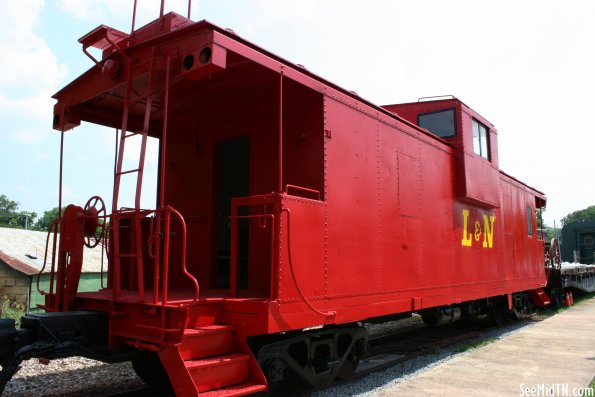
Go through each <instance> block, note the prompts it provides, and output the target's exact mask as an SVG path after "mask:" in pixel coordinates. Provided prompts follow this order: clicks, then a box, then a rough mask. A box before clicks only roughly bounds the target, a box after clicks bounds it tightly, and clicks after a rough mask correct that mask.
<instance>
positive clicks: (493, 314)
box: [489, 296, 508, 327]
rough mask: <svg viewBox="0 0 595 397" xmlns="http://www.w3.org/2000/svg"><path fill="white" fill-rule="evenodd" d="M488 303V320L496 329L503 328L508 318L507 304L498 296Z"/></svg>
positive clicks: (503, 298)
mask: <svg viewBox="0 0 595 397" xmlns="http://www.w3.org/2000/svg"><path fill="white" fill-rule="evenodd" d="M490 303H491V304H490V311H489V315H490V319H491V320H492V322H493V323H494V325H496V326H497V327H502V326H504V325H505V324H506V319H507V318H508V302H507V300H506V298H505V297H503V296H498V297H495V298H492V299H490Z"/></svg>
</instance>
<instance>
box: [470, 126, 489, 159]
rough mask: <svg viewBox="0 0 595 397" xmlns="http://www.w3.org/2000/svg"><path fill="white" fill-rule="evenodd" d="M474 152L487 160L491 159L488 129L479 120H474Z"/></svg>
mask: <svg viewBox="0 0 595 397" xmlns="http://www.w3.org/2000/svg"><path fill="white" fill-rule="evenodd" d="M472 122H473V151H474V152H475V154H479V155H480V156H481V157H483V158H484V159H486V160H489V159H490V152H489V150H488V129H487V127H486V126H485V125H483V124H481V123H480V122H479V121H477V120H473V121H472Z"/></svg>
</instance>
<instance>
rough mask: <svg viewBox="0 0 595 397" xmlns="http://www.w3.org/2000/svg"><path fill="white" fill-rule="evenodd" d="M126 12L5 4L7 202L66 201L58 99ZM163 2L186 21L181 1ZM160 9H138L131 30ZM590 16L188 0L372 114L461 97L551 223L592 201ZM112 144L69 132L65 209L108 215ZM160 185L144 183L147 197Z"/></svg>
mask: <svg viewBox="0 0 595 397" xmlns="http://www.w3.org/2000/svg"><path fill="white" fill-rule="evenodd" d="M132 4H133V0H84V1H83V0H47V1H43V0H27V1H18V0H4V1H3V2H2V6H3V16H4V18H3V24H2V25H1V26H0V51H1V53H2V54H3V57H2V58H3V61H2V62H1V63H0V118H1V120H2V126H1V127H0V148H2V155H1V156H0V194H5V195H7V196H8V197H9V198H11V199H13V200H16V201H18V202H19V204H20V209H21V210H28V211H36V212H37V213H38V214H41V213H42V212H43V211H44V210H47V209H50V208H52V207H54V206H56V205H57V202H58V193H57V192H58V152H59V134H58V133H57V132H55V131H53V130H51V119H52V106H53V103H54V101H53V100H52V99H51V98H50V97H51V95H52V94H53V93H55V92H56V91H57V90H58V89H59V88H60V87H62V86H64V85H65V84H67V83H68V82H69V81H71V80H73V79H74V78H75V77H76V76H78V75H79V74H80V73H82V72H83V71H85V70H86V69H87V68H89V67H91V66H92V64H91V61H90V60H89V59H88V58H87V57H86V56H85V55H84V54H83V53H82V51H81V47H80V45H79V44H78V42H77V40H78V38H80V37H81V36H83V35H84V34H86V33H87V32H89V31H91V30H92V29H94V28H95V27H96V26H98V25H100V24H105V25H108V26H112V27H114V28H117V29H120V30H123V31H125V32H128V31H130V22H131V9H132ZM165 4H166V10H175V11H177V12H179V13H181V14H185V13H186V11H185V10H186V7H187V6H186V4H187V3H186V2H185V1H182V0H177V1H173V0H169V1H167V0H166V2H165ZM363 4H365V7H363V6H362V5H363ZM158 12H159V1H157V0H139V20H138V23H137V26H140V25H142V24H144V23H146V22H148V21H150V20H151V19H153V18H154V17H156V16H158ZM593 15H595V2H592V1H588V0H583V1H581V0H576V1H572V2H560V1H547V0H545V1H543V0H542V1H528V0H518V1H512V0H498V1H490V0H486V1H481V2H478V1H471V0H469V1H459V0H456V1H455V0H453V1H440V0H421V1H416V2H411V1H389V0H386V1H380V0H370V1H367V2H365V3H364V2H361V1H348V0H342V1H339V0H326V1H315V0H302V1H274V0H244V1H239V0H236V1H230V0H217V1H215V0H213V1H207V0H202V1H200V0H194V1H193V10H192V19H194V20H201V19H208V20H210V21H211V22H214V23H216V24H218V25H221V26H224V27H230V28H233V29H234V30H235V32H236V33H238V34H239V35H241V36H244V37H245V38H247V39H248V40H250V41H252V42H255V43H256V44H259V45H261V46H263V47H265V48H267V49H269V50H272V51H273V52H275V53H277V54H279V55H281V56H283V57H284V58H287V59H289V60H291V61H293V62H296V63H300V64H303V65H305V66H306V67H307V68H308V69H309V70H311V71H313V72H314V73H317V74H319V75H321V76H323V77H325V78H327V79H329V80H331V81H333V82H335V83H337V84H339V85H341V86H344V87H345V88H347V89H350V90H354V91H356V92H357V93H358V94H359V95H360V96H363V97H365V98H367V99H369V100H371V101H372V102H374V103H377V104H388V103H398V102H410V101H415V100H417V98H419V97H424V96H431V95H443V94H453V95H455V96H457V97H458V98H460V99H462V100H463V101H464V102H465V103H467V104H468V105H469V106H471V107H472V108H474V109H475V110H477V111H478V112H479V113H480V114H482V115H483V116H484V117H486V118H487V119H488V120H490V121H491V122H492V123H493V124H494V125H495V126H496V127H497V129H498V133H499V151H500V166H501V168H502V169H503V170H504V171H506V172H507V173H509V174H511V175H513V176H515V177H517V178H518V179H521V180H523V181H525V182H527V183H528V184H529V185H531V186H534V187H536V188H538V189H540V190H542V191H544V192H545V193H546V194H547V196H548V210H547V212H546V216H545V219H546V222H547V223H549V224H553V221H554V219H555V220H556V221H559V219H560V218H562V217H563V216H565V215H566V214H568V213H569V212H571V211H574V210H578V209H582V208H584V207H587V206H589V205H593V204H595V183H594V182H593V178H592V175H594V174H595V162H593V160H592V159H593V152H594V151H595V131H594V129H595V127H594V123H593V122H592V118H593V114H594V112H593V105H594V104H595V99H594V96H593V93H595V73H594V71H595V50H594V46H593V45H594V43H595V24H593V23H592V17H593ZM113 145H114V131H112V130H105V129H100V128H97V127H93V126H89V125H87V124H83V125H82V126H81V127H79V128H77V129H75V130H74V131H73V132H70V133H68V134H67V135H66V140H65V169H66V171H65V173H64V203H65V204H66V203H71V202H72V203H76V204H78V205H84V203H85V202H86V200H87V199H88V198H89V197H90V196H92V195H95V194H99V195H102V196H103V197H104V198H106V201H107V202H108V206H109V205H110V204H109V201H110V200H109V199H110V198H111V190H112V172H113ZM155 160H156V156H154V155H153V156H151V157H150V158H149V162H148V166H149V167H153V168H154V167H155ZM154 186H155V178H154V176H151V175H148V176H147V178H146V181H145V187H146V188H147V189H146V190H145V192H147V191H150V190H151V188H153V187H154ZM143 200H144V203H145V206H147V207H151V206H152V205H151V201H152V197H151V196H150V195H145V196H144V197H143Z"/></svg>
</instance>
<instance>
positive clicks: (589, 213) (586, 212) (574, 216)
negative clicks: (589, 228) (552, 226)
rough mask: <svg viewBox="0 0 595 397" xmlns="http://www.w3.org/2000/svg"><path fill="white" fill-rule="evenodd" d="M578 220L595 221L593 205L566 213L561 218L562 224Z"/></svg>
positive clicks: (594, 207) (594, 206)
mask: <svg viewBox="0 0 595 397" xmlns="http://www.w3.org/2000/svg"><path fill="white" fill-rule="evenodd" d="M578 221H595V205H592V206H590V207H587V208H585V209H582V210H578V211H574V212H571V213H570V214H568V215H566V216H565V217H564V218H562V226H564V225H568V224H569V223H572V222H578Z"/></svg>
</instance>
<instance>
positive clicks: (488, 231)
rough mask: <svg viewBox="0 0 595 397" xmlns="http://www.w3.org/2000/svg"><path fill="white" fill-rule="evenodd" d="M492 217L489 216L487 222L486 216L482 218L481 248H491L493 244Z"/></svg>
mask: <svg viewBox="0 0 595 397" xmlns="http://www.w3.org/2000/svg"><path fill="white" fill-rule="evenodd" d="M494 219H495V217H494V215H490V219H489V220H488V216H487V215H484V216H483V229H484V231H483V248H492V245H493V244H494Z"/></svg>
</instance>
